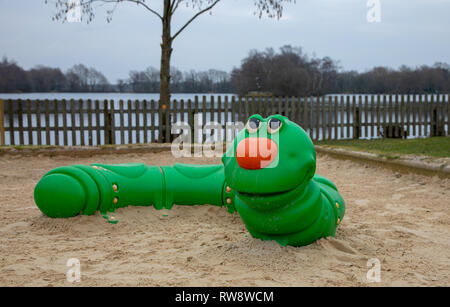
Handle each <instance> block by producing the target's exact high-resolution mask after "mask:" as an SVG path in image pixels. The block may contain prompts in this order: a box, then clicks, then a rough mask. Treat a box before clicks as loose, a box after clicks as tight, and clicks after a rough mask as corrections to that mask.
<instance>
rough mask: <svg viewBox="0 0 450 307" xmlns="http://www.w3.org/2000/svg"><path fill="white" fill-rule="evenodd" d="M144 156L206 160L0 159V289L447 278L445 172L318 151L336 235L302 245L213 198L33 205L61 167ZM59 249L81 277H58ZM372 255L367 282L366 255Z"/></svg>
mask: <svg viewBox="0 0 450 307" xmlns="http://www.w3.org/2000/svg"><path fill="white" fill-rule="evenodd" d="M92 162H100V163H124V162H143V163H147V164H154V165H169V164H172V163H175V162H183V163H197V164H212V163H220V159H216V158H212V159H194V158H192V159H175V158H173V157H172V156H171V154H170V152H165V153H164V152H163V153H149V154H143V155H141V154H139V155H138V154H124V155H112V156H109V155H99V156H94V157H85V158H77V157H67V156H55V157H45V156H38V157H23V156H9V155H5V156H1V157H0V196H1V200H2V201H1V206H0V222H1V224H0V286H17V285H19V286H47V285H48V286H73V285H76V286H78V285H81V286H365V285H371V286H372V285H374V286H378V285H381V286H435V285H436V286H437V285H441V286H449V285H450V181H449V180H442V179H439V178H431V177H424V176H419V175H400V174H397V173H394V172H392V171H390V170H386V169H382V168H376V167H372V166H365V165H362V164H358V163H355V162H350V161H339V160H334V159H332V158H330V157H327V156H319V157H318V163H317V164H318V173H319V174H321V175H324V176H327V177H329V178H330V179H332V180H333V181H334V182H335V183H336V185H337V186H338V188H339V190H340V192H341V194H342V195H343V197H344V199H345V200H346V203H347V214H346V217H345V218H344V221H343V222H342V224H341V227H340V228H338V231H337V237H336V238H329V239H322V240H319V241H318V242H316V243H314V244H312V245H309V246H306V247H301V248H294V247H282V246H279V245H278V244H277V243H275V242H262V241H260V240H256V239H253V238H251V237H250V235H249V234H248V232H247V231H246V229H245V228H244V225H243V223H242V222H241V220H240V218H239V216H238V215H237V214H233V215H231V214H228V213H227V212H226V209H224V208H217V207H209V206H205V207H198V206H196V207H181V206H179V207H175V208H174V209H173V210H172V211H170V212H169V213H168V216H164V215H163V213H162V212H161V211H159V212H158V211H156V210H154V209H153V208H138V207H128V208H123V209H119V210H118V211H117V212H116V216H117V218H118V219H119V223H118V224H116V225H113V224H108V223H107V222H106V221H105V220H104V219H103V218H102V217H101V216H100V215H99V214H98V213H97V214H96V215H94V216H78V217H75V218H71V219H66V220H56V219H50V218H47V217H45V216H43V215H42V214H41V212H40V211H39V210H38V209H37V208H36V207H35V205H34V201H33V189H34V186H35V184H36V183H37V182H38V180H39V179H40V177H41V176H42V175H43V174H44V173H45V172H46V171H48V170H50V169H52V168H54V167H57V166H62V165H70V164H89V163H92ZM69 258H78V259H79V260H80V262H81V282H80V283H73V284H71V283H69V282H68V281H67V280H66V272H67V270H68V269H69V268H68V267H67V266H66V263H67V260H68V259H69ZM371 258H378V259H379V261H380V262H381V282H380V283H368V281H367V279H366V274H367V271H368V270H369V267H367V261H368V260H369V259H371Z"/></svg>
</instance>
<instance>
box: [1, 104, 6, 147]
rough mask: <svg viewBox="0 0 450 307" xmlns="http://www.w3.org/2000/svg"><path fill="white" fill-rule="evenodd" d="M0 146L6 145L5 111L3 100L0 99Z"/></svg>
mask: <svg viewBox="0 0 450 307" xmlns="http://www.w3.org/2000/svg"><path fill="white" fill-rule="evenodd" d="M0 145H2V146H3V145H5V111H4V105H3V100H1V99H0Z"/></svg>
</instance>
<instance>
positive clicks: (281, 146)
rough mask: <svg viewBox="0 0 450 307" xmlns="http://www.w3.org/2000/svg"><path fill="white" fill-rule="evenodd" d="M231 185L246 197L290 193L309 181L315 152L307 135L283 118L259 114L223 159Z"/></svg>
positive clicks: (314, 166)
mask: <svg viewBox="0 0 450 307" xmlns="http://www.w3.org/2000/svg"><path fill="white" fill-rule="evenodd" d="M222 162H223V164H224V166H225V177H226V181H227V183H228V185H229V186H230V187H231V188H233V189H234V190H235V191H237V192H239V193H244V194H257V195H267V196H269V195H273V194H274V193H275V194H278V193H283V192H288V191H291V190H293V189H295V188H296V187H298V186H299V185H301V184H302V183H304V182H306V181H309V180H310V179H311V178H312V177H313V176H314V173H315V170H316V152H315V150H314V145H313V143H312V141H311V139H310V138H309V136H308V134H307V133H306V132H305V131H304V130H303V129H302V128H301V127H300V126H299V125H297V124H295V123H294V122H291V121H290V120H288V119H287V118H286V117H284V116H281V115H272V116H269V117H268V118H263V117H261V116H260V115H258V114H256V115H253V116H251V117H250V118H249V119H248V122H247V124H246V126H245V129H243V130H242V131H241V132H240V133H239V134H238V135H237V136H236V138H235V139H234V141H233V144H232V145H231V146H230V147H229V148H228V149H227V151H226V153H225V154H224V155H223V157H222Z"/></svg>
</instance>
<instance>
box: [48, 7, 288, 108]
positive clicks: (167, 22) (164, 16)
mask: <svg viewBox="0 0 450 307" xmlns="http://www.w3.org/2000/svg"><path fill="white" fill-rule="evenodd" d="M47 1H48V0H45V2H47ZM162 1H163V6H162V7H163V9H162V12H161V11H157V9H156V8H155V5H154V3H155V1H150V0H147V1H146V0H79V1H70V0H55V1H54V4H55V6H56V9H57V13H56V14H55V16H54V19H55V20H61V21H65V20H66V18H67V14H68V13H69V12H71V11H72V10H73V9H75V8H76V6H78V5H79V6H81V8H80V10H81V12H82V19H83V17H84V20H86V21H87V22H91V21H92V20H93V19H94V17H95V13H94V10H95V7H94V5H95V4H97V3H98V4H101V5H110V7H109V9H107V13H108V17H107V21H110V20H111V18H112V14H113V13H114V11H115V9H116V7H117V6H118V5H119V4H121V3H132V4H135V5H137V6H138V7H140V8H142V9H145V10H147V11H148V12H149V14H151V15H152V16H155V17H156V18H158V19H159V20H160V21H161V24H162V41H161V67H160V79H161V82H160V103H161V104H163V105H164V104H168V103H169V102H170V60H171V56H172V50H173V49H172V44H173V41H174V40H175V39H176V38H177V37H178V36H179V35H180V34H181V33H182V32H183V31H184V30H185V29H186V28H187V27H188V26H189V25H190V24H191V23H192V22H193V21H194V20H196V19H197V18H198V17H199V16H200V15H202V14H204V13H206V12H210V11H211V10H212V9H213V8H214V7H215V6H216V5H217V4H218V3H219V2H221V0H162ZM295 1H296V0H253V2H254V5H255V14H256V15H258V16H259V17H262V15H263V14H265V15H267V16H268V17H270V18H280V17H281V16H282V13H283V4H284V3H289V2H295ZM180 5H186V6H187V7H190V8H193V9H194V10H195V13H194V14H193V16H192V17H191V18H190V19H189V20H187V21H186V22H185V23H184V25H183V26H181V27H180V28H179V29H177V30H175V31H172V18H173V15H174V13H175V12H176V10H177V9H178V8H179V6H180Z"/></svg>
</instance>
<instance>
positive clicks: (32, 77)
mask: <svg viewBox="0 0 450 307" xmlns="http://www.w3.org/2000/svg"><path fill="white" fill-rule="evenodd" d="M171 75H172V92H173V93H230V92H232V89H231V82H230V75H229V73H227V72H225V71H220V70H215V69H210V70H208V71H204V72H202V71H194V70H191V71H189V72H181V71H180V70H178V69H177V68H172V73H171ZM28 92H41V93H45V92H73V93H78V92H135V93H159V70H157V69H155V68H153V67H149V68H147V69H146V70H144V71H130V74H129V78H127V79H120V80H118V82H117V84H115V85H114V84H110V83H109V82H108V79H107V78H106V77H105V76H104V75H103V74H102V73H101V72H99V71H98V70H96V69H94V68H92V67H91V68H88V67H86V66H84V65H83V64H77V65H74V66H73V67H72V68H70V69H68V70H67V71H66V72H65V73H64V72H62V71H61V70H60V69H59V68H52V67H45V66H36V67H35V68H32V69H30V70H25V69H23V68H22V67H20V66H19V65H18V64H17V63H16V62H14V61H11V60H8V59H7V58H6V57H4V58H3V60H2V61H1V62H0V93H28Z"/></svg>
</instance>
